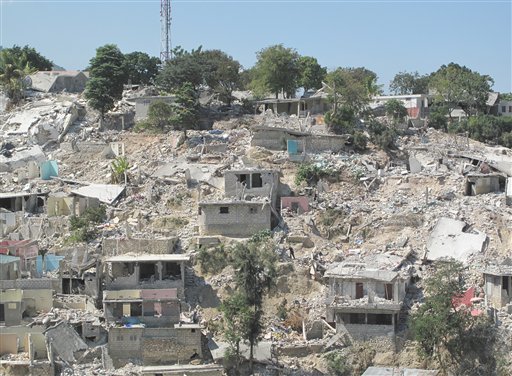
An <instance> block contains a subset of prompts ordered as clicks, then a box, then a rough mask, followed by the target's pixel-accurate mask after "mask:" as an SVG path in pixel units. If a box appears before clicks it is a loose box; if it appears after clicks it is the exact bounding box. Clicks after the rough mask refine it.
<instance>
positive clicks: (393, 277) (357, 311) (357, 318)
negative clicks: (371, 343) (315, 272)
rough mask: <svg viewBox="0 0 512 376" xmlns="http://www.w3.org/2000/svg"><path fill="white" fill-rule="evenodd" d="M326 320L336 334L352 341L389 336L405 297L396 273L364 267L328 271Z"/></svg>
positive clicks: (345, 265)
mask: <svg viewBox="0 0 512 376" xmlns="http://www.w3.org/2000/svg"><path fill="white" fill-rule="evenodd" d="M324 277H325V279H326V281H327V283H328V285H329V286H328V288H329V290H328V297H327V299H326V317H327V321H328V322H333V323H335V324H336V330H337V331H338V332H343V331H344V330H346V331H347V332H348V333H349V334H350V336H351V337H352V338H356V339H363V340H364V339H368V338H371V337H375V336H384V337H386V336H393V335H394V333H395V331H396V330H397V326H398V318H399V314H400V310H401V309H402V303H403V299H404V297H405V281H404V280H403V278H402V277H401V276H400V274H399V273H398V272H395V271H392V270H379V269H376V268H370V267H368V266H367V265H366V264H364V263H345V262H344V263H341V264H339V265H336V266H333V267H331V268H329V269H328V270H327V271H326V272H325V274H324Z"/></svg>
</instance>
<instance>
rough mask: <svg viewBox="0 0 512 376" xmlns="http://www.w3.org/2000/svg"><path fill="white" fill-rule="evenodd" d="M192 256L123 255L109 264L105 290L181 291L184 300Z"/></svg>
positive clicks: (108, 259) (112, 259)
mask: <svg viewBox="0 0 512 376" xmlns="http://www.w3.org/2000/svg"><path fill="white" fill-rule="evenodd" d="M189 260H190V256H187V255H181V254H172V255H169V254H160V255H155V254H144V255H136V256H133V255H120V256H113V257H109V258H107V259H106V260H105V263H106V265H107V271H106V273H105V290H107V291H108V290H115V291H119V290H132V289H177V291H178V296H179V297H182V296H183V294H184V289H185V262H188V261H189Z"/></svg>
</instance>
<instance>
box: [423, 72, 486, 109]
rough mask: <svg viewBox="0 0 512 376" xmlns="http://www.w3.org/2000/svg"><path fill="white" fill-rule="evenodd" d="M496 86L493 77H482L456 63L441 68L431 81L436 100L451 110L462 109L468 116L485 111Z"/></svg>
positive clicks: (430, 86) (430, 84) (430, 85)
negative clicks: (493, 86) (492, 89)
mask: <svg viewBox="0 0 512 376" xmlns="http://www.w3.org/2000/svg"><path fill="white" fill-rule="evenodd" d="M493 84H494V80H493V79H492V77H490V76H488V75H482V74H480V73H478V72H475V71H472V70H471V69H469V68H467V67H465V66H460V65H458V64H455V63H450V64H448V65H443V66H441V67H440V68H439V69H438V70H437V71H436V72H434V73H433V74H432V75H431V77H430V81H429V88H430V89H432V91H433V92H434V95H435V99H436V101H438V102H444V103H446V105H447V106H449V108H450V113H451V110H453V109H454V108H456V107H460V108H461V109H462V110H463V111H464V112H465V113H466V115H467V116H472V115H476V114H478V113H479V112H483V111H484V110H485V104H486V101H487V98H488V96H489V92H490V91H491V87H492V85H493Z"/></svg>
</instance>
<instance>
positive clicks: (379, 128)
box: [368, 120, 397, 150]
mask: <svg viewBox="0 0 512 376" xmlns="http://www.w3.org/2000/svg"><path fill="white" fill-rule="evenodd" d="M368 131H369V132H370V140H371V141H372V142H373V143H374V144H375V145H377V146H379V147H381V148H382V149H383V150H390V149H392V148H394V146H395V139H396V138H397V132H396V130H395V129H392V128H390V127H387V126H385V125H384V124H382V123H380V122H378V121H377V120H372V121H370V123H369V124H368Z"/></svg>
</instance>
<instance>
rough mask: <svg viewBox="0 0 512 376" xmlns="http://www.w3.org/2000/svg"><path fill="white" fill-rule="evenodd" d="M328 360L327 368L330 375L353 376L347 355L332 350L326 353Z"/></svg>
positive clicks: (325, 356)
mask: <svg viewBox="0 0 512 376" xmlns="http://www.w3.org/2000/svg"><path fill="white" fill-rule="evenodd" d="M324 358H325V360H326V362H327V369H328V370H329V375H332V376H351V375H352V367H351V366H350V363H349V362H348V360H347V357H346V356H345V355H343V353H341V352H340V351H332V352H330V353H327V354H325V355H324Z"/></svg>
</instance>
